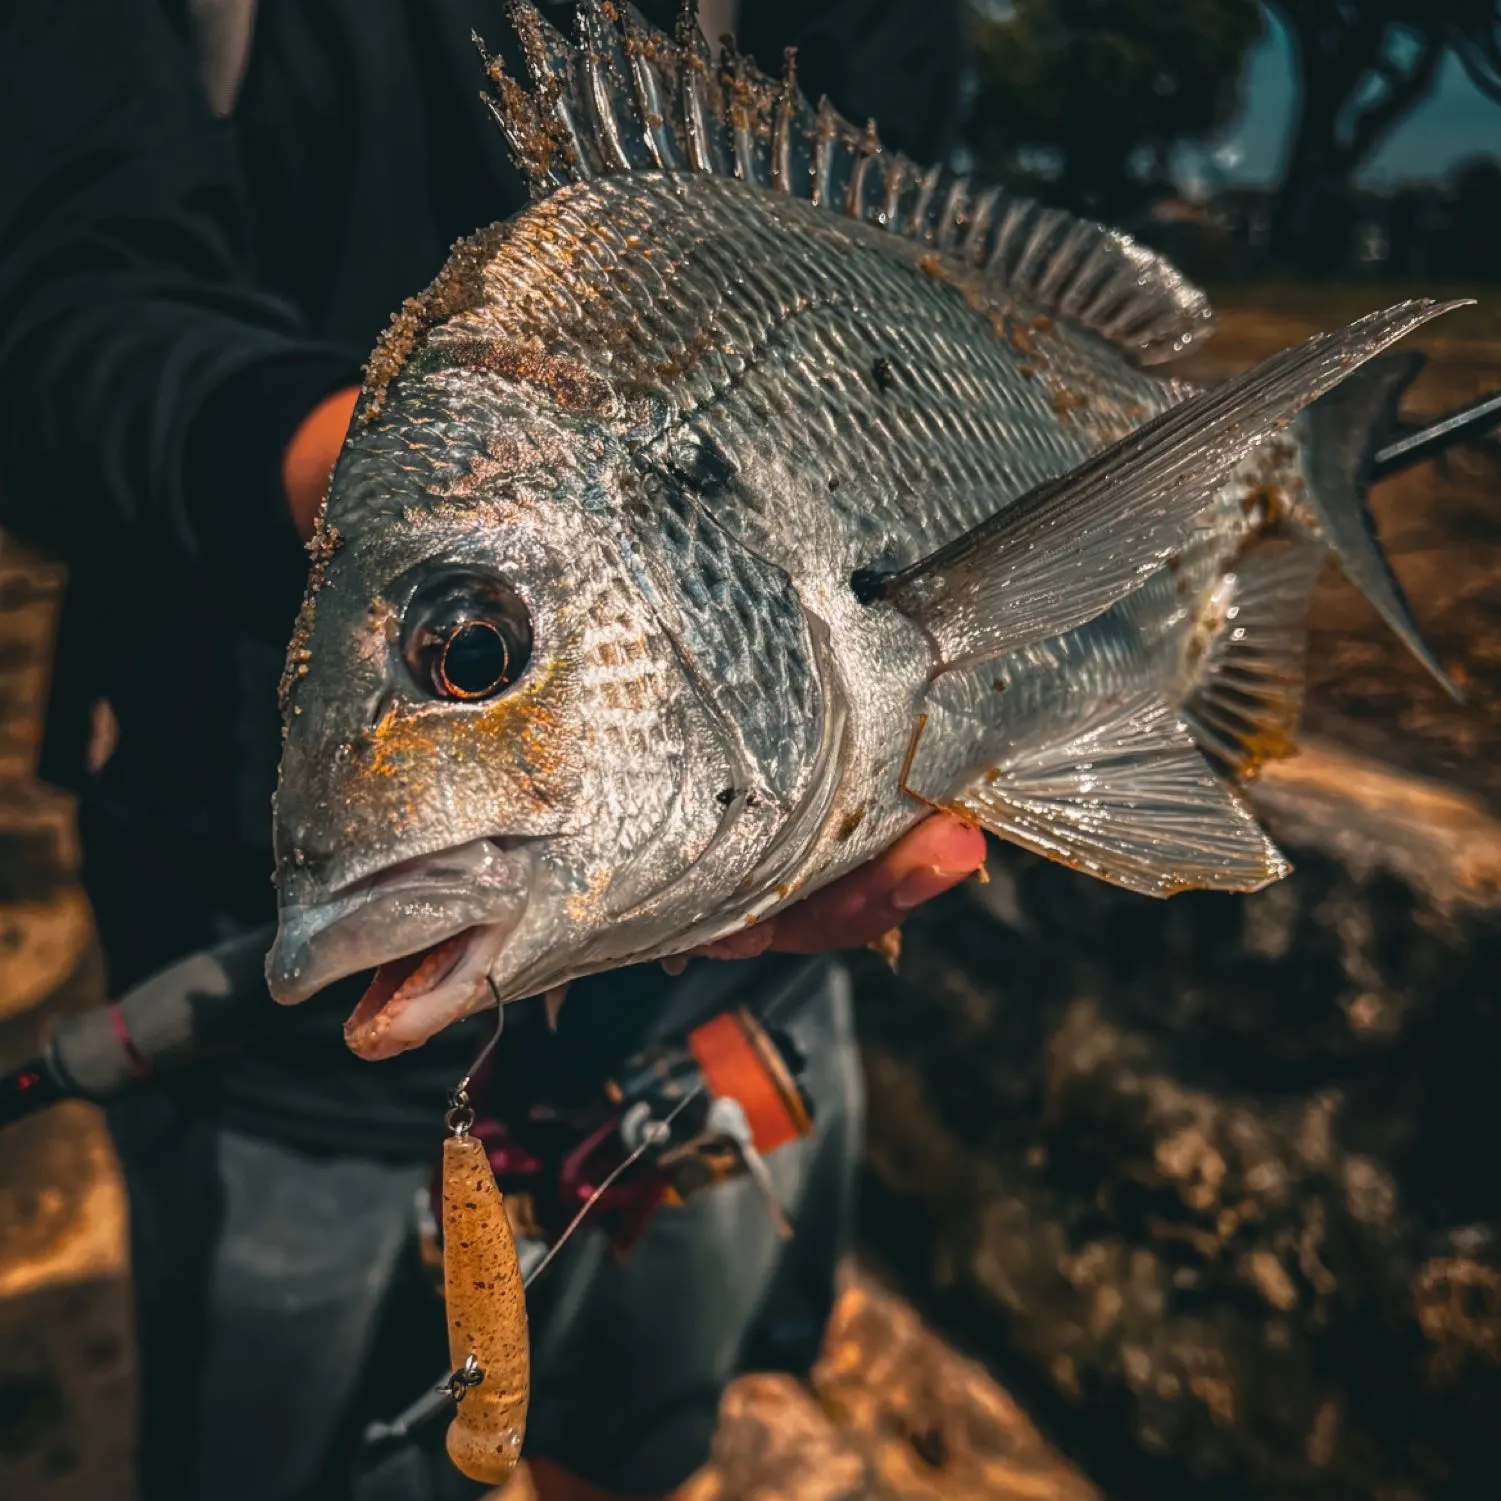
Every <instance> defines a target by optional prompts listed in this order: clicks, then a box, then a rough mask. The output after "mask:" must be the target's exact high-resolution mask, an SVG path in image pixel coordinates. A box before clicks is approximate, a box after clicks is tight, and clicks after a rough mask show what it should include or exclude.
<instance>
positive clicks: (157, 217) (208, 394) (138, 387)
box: [0, 0, 359, 636]
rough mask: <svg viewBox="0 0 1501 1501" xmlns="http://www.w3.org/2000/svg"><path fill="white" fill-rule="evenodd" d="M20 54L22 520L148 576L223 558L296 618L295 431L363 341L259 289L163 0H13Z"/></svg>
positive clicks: (0, 42)
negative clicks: (331, 336)
mask: <svg viewBox="0 0 1501 1501" xmlns="http://www.w3.org/2000/svg"><path fill="white" fill-rule="evenodd" d="M0 70H3V74H0V507H3V510H0V524H4V525H5V526H7V527H9V528H11V529H13V530H15V531H16V532H18V533H20V534H22V535H30V536H33V537H35V538H36V539H37V540H39V541H41V542H43V543H45V544H47V545H50V546H52V547H54V548H56V549H58V550H60V551H61V552H62V554H63V555H64V557H70V558H77V557H80V556H91V557H94V558H98V559H106V560H108V561H109V562H110V563H111V564H112V565H114V566H117V567H119V568H122V569H126V568H129V569H135V570H139V575H140V577H141V579H142V581H143V586H146V587H150V586H151V585H156V586H158V587H160V586H161V585H162V584H163V583H168V584H169V583H170V581H171V579H172V578H173V577H174V576H175V575H179V574H180V573H181V572H182V571H183V570H194V569H201V570H203V571H204V573H205V575H206V576H207V577H210V578H212V579H214V580H215V582H216V585H217V586H218V587H222V588H224V589H225V590H226V591H228V592H230V593H231V594H233V595H234V596H235V597H236V598H237V599H238V600H240V601H241V602H242V603H243V604H244V607H245V610H246V612H247V615H248V617H249V618H250V619H251V620H252V621H254V622H256V623H258V624H259V625H260V626H261V627H262V628H263V629H264V630H265V631H266V632H267V633H268V634H269V635H273V636H276V635H284V634H285V632H286V630H287V627H288V623H289V621H290V618H291V614H292V612H293V611H294V610H295V606H296V601H297V597H298V595H299V594H300V591H301V585H302V580H303V577H304V575H305V568H306V562H305V559H304V557H303V556H302V553H301V549H300V547H299V545H298V535H297V527H296V525H295V524H294V519H293V513H292V510H291V509H289V505H288V501H289V500H294V501H298V495H296V494H291V493H289V491H288V488H287V487H288V486H289V485H292V486H294V487H295V486H296V485H297V484H298V483H300V482H301V477H302V476H304V475H305V472H306V467H307V466H306V465H303V466H302V467H301V468H299V467H298V465H297V463H296V462H295V450H296V443H295V442H294V438H295V437H296V435H297V434H298V433H299V431H300V429H302V427H303V425H304V423H305V421H306V420H307V419H308V415H309V413H314V414H315V415H316V414H318V413H320V412H321V413H322V414H323V425H324V427H325V428H326V427H327V426H328V425H329V424H330V423H334V422H336V421H337V418H336V417H331V416H329V415H328V413H329V410H330V409H329V408H327V407H326V406H324V405H323V404H324V403H325V398H328V397H329V396H330V395H331V394H332V393H335V392H339V391H341V390H343V389H344V388H347V387H349V386H350V385H351V384H352V383H353V382H355V381H357V380H358V378H359V354H358V353H357V352H354V351H349V350H343V349H339V348H335V347H332V346H330V345H327V344H325V343H323V342H321V341H319V340H317V339H315V338H312V337H310V336H309V334H308V333H307V331H306V329H304V328H303V327H302V325H301V323H300V321H299V319H298V317H297V315H296V313H295V311H294V310H293V309H292V308H290V307H289V306H288V305H287V304H286V303H284V302H282V301H281V300H279V299H277V298H275V297H273V296H271V295H269V294H268V293H267V292H265V291H264V290H263V289H262V288H261V287H259V286H258V285H257V283H256V280H255V275H254V268H253V265H252V258H253V257H252V249H251V237H250V233H249V228H248V225H247V223H246V219H245V213H244V199H243V192H242V187H241V184H240V181H239V179H238V174H237V170H236V165H235V159H234V155H233V152H232V151H231V150H230V149H229V144H228V141H227V137H226V129H227V127H225V126H224V125H223V124H221V123H220V122H218V121H216V120H214V119H213V117H212V115H211V113H210V111H209V108H208V105H207V102H206V100H205V98H204V95H203V91H202V89H201V87H200V85H199V82H198V78H197V75H196V71H195V63H194V57H193V52H192V48H191V45H190V42H189V39H188V37H187V36H186V35H184V34H183V32H182V31H181V30H180V29H179V27H178V26H177V25H176V24H174V21H173V19H172V18H171V15H170V14H169V11H168V8H167V5H166V3H165V0H93V3H82V0H73V3H70V4H66V5H59V4H56V3H54V0H15V3H12V4H11V5H8V6H6V7H5V8H4V10H3V12H0ZM335 409H336V407H335ZM345 415H346V418H347V408H346V412H345ZM321 431H322V429H320V432H321ZM325 436H326V434H325ZM338 437H339V438H342V428H341V429H340V432H339V434H338ZM325 446H326V445H325ZM337 448H338V441H337V439H335V440H334V443H333V453H335V454H336V453H337ZM319 462H320V463H321V457H320V460H319ZM314 467H315V468H316V467H317V466H316V465H315V466H314ZM299 494H300V492H299ZM299 504H302V505H303V509H307V507H306V505H305V503H304V502H301V501H299ZM299 519H301V518H299Z"/></svg>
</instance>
